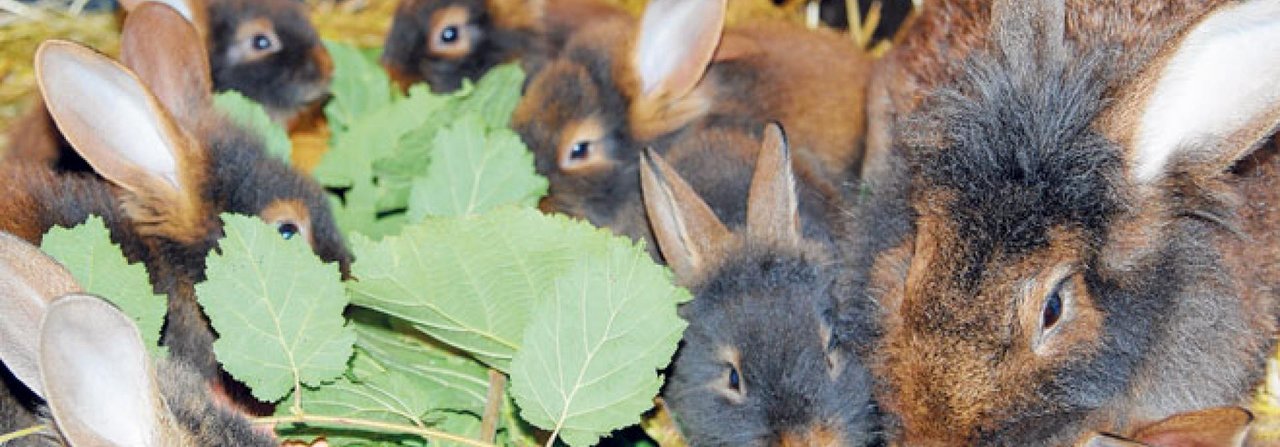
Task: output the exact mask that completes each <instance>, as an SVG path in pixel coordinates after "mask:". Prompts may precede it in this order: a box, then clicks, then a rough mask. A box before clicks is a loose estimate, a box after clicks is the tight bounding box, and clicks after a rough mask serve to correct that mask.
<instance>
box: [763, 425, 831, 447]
mask: <svg viewBox="0 0 1280 447" xmlns="http://www.w3.org/2000/svg"><path fill="white" fill-rule="evenodd" d="M844 438H845V437H844V434H843V433H840V431H839V430H834V429H832V428H831V427H827V426H825V425H818V426H814V427H808V428H807V429H806V430H802V431H792V432H787V433H784V434H782V436H781V437H780V438H779V441H780V442H779V445H780V446H782V447H801V446H806V447H836V446H842V445H847V443H846V442H845V440H844Z"/></svg>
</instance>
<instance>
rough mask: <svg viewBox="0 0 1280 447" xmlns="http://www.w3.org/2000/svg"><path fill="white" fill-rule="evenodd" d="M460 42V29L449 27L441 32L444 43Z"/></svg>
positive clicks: (453, 26)
mask: <svg viewBox="0 0 1280 447" xmlns="http://www.w3.org/2000/svg"><path fill="white" fill-rule="evenodd" d="M457 40H458V27H457V26H455V25H449V26H446V27H444V30H441V31H440V41H441V42H444V43H454V42H456V41H457Z"/></svg>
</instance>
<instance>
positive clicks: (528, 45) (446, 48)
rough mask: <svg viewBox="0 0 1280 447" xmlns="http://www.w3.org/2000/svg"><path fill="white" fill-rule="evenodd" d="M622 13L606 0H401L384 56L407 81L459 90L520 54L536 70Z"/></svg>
mask: <svg viewBox="0 0 1280 447" xmlns="http://www.w3.org/2000/svg"><path fill="white" fill-rule="evenodd" d="M621 16H626V12H625V11H623V10H621V9H619V8H618V7H617V6H615V5H614V4H612V3H608V2H606V1H603V0H401V1H400V4H399V5H398V6H397V7H396V13H395V17H394V18H393V19H392V22H391V31H390V32H389V33H388V34H387V40H386V44H385V45H384V46H383V52H382V63H383V65H384V66H386V67H387V71H388V72H390V73H391V75H392V77H393V78H394V79H396V81H397V82H399V83H400V84H401V86H402V87H405V88H407V87H408V86H409V84H413V83H416V82H423V81H426V83H427V84H428V85H429V86H431V89H432V90H434V91H436V92H451V91H454V90H457V89H458V88H460V87H462V81H463V80H464V79H467V80H471V81H476V80H478V79H480V77H481V76H484V74H485V73H486V72H488V71H489V69H491V68H493V67H494V66H495V65H498V64H501V63H506V62H511V61H514V60H517V59H519V60H520V61H521V64H522V65H523V66H524V68H525V71H526V72H527V73H536V72H537V71H538V70H539V69H540V68H541V67H542V66H544V65H546V63H547V61H548V60H550V59H551V58H552V57H555V55H556V53H558V52H559V51H560V49H561V48H563V47H564V45H565V43H566V42H568V40H569V36H570V35H572V34H573V32H574V31H575V30H577V29H578V28H579V27H581V26H583V25H584V24H586V23H591V22H592V21H596V20H605V19H608V18H610V17H621Z"/></svg>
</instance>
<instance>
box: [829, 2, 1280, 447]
mask: <svg viewBox="0 0 1280 447" xmlns="http://www.w3.org/2000/svg"><path fill="white" fill-rule="evenodd" d="M924 15H925V16H923V17H921V18H920V22H919V25H920V27H919V28H917V31H919V34H913V35H912V36H911V37H909V38H908V39H907V40H906V42H905V44H904V45H902V46H899V47H897V49H896V50H895V51H898V52H899V53H898V54H897V55H896V56H894V55H891V56H890V61H891V62H893V61H895V60H896V61H897V62H894V63H897V64H901V65H898V67H899V68H900V70H899V71H898V72H899V73H905V74H906V76H907V77H906V78H901V79H897V80H895V81H894V82H892V83H889V84H888V87H890V88H888V94H887V95H886V97H887V98H889V102H888V105H889V107H888V108H887V109H886V110H888V111H889V113H887V114H886V116H887V117H888V118H889V121H888V122H887V125H888V126H889V128H888V129H887V130H884V132H885V133H886V134H887V135H889V139H888V145H889V146H888V147H889V149H888V150H887V152H886V153H885V154H881V155H879V156H878V157H879V159H880V160H882V162H880V163H878V164H879V165H880V167H879V168H877V169H875V170H873V172H874V173H873V174H869V175H868V176H867V177H869V178H872V179H875V180H877V181H879V180H880V179H885V180H884V181H885V182H886V184H891V185H892V184H895V182H893V181H892V178H893V176H894V175H899V176H902V177H904V178H905V180H902V181H900V182H896V184H899V185H904V187H903V188H902V189H900V190H896V191H895V190H892V189H889V190H883V189H882V190H879V191H876V192H874V193H875V194H878V195H879V196H881V197H880V198H879V199H877V200H878V201H880V202H881V204H880V205H878V206H884V207H885V210H883V211H875V210H872V211H869V212H867V213H866V214H867V215H869V216H888V215H893V214H895V213H901V214H898V215H896V216H893V217H887V218H886V220H885V221H883V222H879V221H874V219H873V220H872V222H871V223H867V222H865V221H864V222H860V223H859V226H864V227H868V228H880V229H887V230H891V231H884V232H881V233H879V234H877V235H874V237H864V238H857V237H855V238H854V239H855V240H857V239H861V240H862V241H863V242H860V243H858V244H853V245H851V246H850V247H851V248H850V251H853V252H872V253H875V255H874V259H873V260H871V261H869V262H864V263H862V264H860V265H852V266H851V269H852V270H855V271H856V270H858V269H859V268H864V267H867V266H870V271H869V272H866V273H858V274H859V275H861V276H865V278H864V282H865V283H866V284H870V285H871V286H870V287H866V288H864V289H863V290H865V291H866V293H867V295H869V298H870V301H872V302H874V303H875V305H877V306H878V308H879V309H880V311H879V312H880V314H879V315H880V316H879V317H878V318H877V319H876V320H877V321H878V322H879V323H878V327H877V328H876V329H875V331H874V332H875V333H876V334H877V337H878V342H877V343H876V347H875V349H873V350H872V352H874V353H875V359H874V360H873V361H871V362H870V364H871V365H872V369H873V373H874V375H875V376H876V377H877V378H879V380H880V382H882V384H881V386H878V387H877V390H878V392H877V401H878V402H879V403H880V405H881V406H882V407H883V408H884V410H885V412H886V413H887V415H888V417H887V422H886V426H887V432H888V433H889V436H890V437H891V438H893V439H896V440H898V442H899V443H900V444H901V445H904V446H934V445H987V446H1006V445H1008V446H1013V445H1016V446H1041V445H1073V444H1074V443H1075V442H1076V441H1078V440H1079V439H1080V438H1081V436H1082V435H1085V434H1087V433H1091V432H1092V433H1098V432H1101V433H1109V434H1114V435H1116V436H1120V437H1125V438H1132V435H1133V434H1134V433H1135V432H1136V431H1137V430H1138V429H1139V428H1141V427H1143V426H1146V425H1149V424H1151V423H1153V422H1155V421H1160V420H1162V419H1165V418H1168V417H1170V416H1172V415H1175V414H1179V413H1185V412H1195V411H1200V410H1203V409H1206V408H1212V407H1218V406H1230V405H1239V404H1241V403H1243V402H1245V401H1246V400H1247V399H1249V398H1250V396H1251V390H1252V387H1253V386H1255V385H1256V384H1257V383H1258V381H1259V380H1260V378H1261V377H1262V375H1263V371H1264V360H1265V359H1266V358H1267V357H1268V355H1269V354H1270V353H1272V352H1274V351H1273V349H1274V345H1275V343H1274V342H1275V340H1274V334H1275V330H1276V316H1277V314H1276V298H1277V297H1276V293H1277V291H1280V283H1278V282H1280V240H1278V237H1280V232H1278V231H1276V230H1277V225H1280V207H1277V206H1276V205H1275V204H1276V203H1277V202H1280V197H1278V196H1277V191H1280V189H1278V188H1277V186H1280V185H1278V182H1280V177H1277V169H1280V165H1278V164H1277V163H1278V161H1280V158H1277V157H1276V152H1277V148H1276V147H1275V146H1260V144H1259V143H1260V142H1261V141H1263V140H1264V139H1265V138H1266V137H1268V136H1269V134H1270V133H1271V132H1272V131H1273V130H1274V129H1275V128H1276V127H1277V124H1278V123H1277V121H1278V117H1280V97H1278V96H1277V95H1278V94H1280V91H1277V90H1276V89H1275V88H1273V87H1274V84H1275V82H1276V80H1277V78H1276V73H1277V69H1278V68H1280V47H1277V45H1280V44H1278V43H1277V42H1280V39H1277V38H1278V37H1280V28H1278V27H1277V26H1276V24H1278V23H1280V3H1276V2H1274V1H1231V2H1222V1H1218V2H1215V1H1208V2H1205V1H1174V2H1161V3H1134V2H1125V1H1069V2H1066V1H1063V0H1034V1H1023V0H1016V1H1009V0H997V1H995V2H991V3H989V4H988V3H985V2H975V1H967V0H958V1H954V2H940V3H936V4H931V6H930V7H929V8H926V10H925V12H924ZM1227 30H1229V31H1227ZM939 42H944V43H945V44H940V43H939ZM1220 86H1230V87H1229V88H1228V89H1223V88H1220ZM878 94H879V93H873V94H872V95H873V96H876V95H878ZM873 101H874V99H873ZM876 125H881V124H876ZM874 132H876V131H875V130H873V133H874ZM895 160H901V161H900V162H899V161H895ZM895 166H898V167H900V168H897V167H895ZM898 169H901V171H898ZM895 171H897V172H895ZM895 197H896V199H895ZM904 208H905V211H904V210H903V209H904ZM904 220H906V223H905V224H904V222H903V221H904ZM868 241H871V242H868ZM867 247H871V249H868V248H867ZM856 289H857V287H855V290H856ZM858 298H859V297H858V296H857V295H851V296H850V297H846V299H847V301H848V302H850V303H854V304H856V303H858V302H863V301H866V300H862V299H858ZM841 306H842V307H843V306H845V304H841ZM861 308H865V307H860V306H858V305H850V306H849V309H851V310H853V311H855V312H856V311H857V310H859V309H861ZM841 312H844V310H841ZM859 318H860V316H859V315H854V316H851V317H849V318H848V319H849V320H851V321H859ZM840 320H843V318H842V319H840ZM842 331H843V329H842V328H841V327H840V326H839V325H838V327H837V330H836V332H837V337H836V338H837V339H840V338H844V336H842V335H840V333H841V332H842ZM850 332H852V333H853V334H860V333H864V332H865V330H864V329H863V328H861V327H856V326H855V327H854V328H852V329H851V330H850ZM852 338H857V337H856V336H855V337H852Z"/></svg>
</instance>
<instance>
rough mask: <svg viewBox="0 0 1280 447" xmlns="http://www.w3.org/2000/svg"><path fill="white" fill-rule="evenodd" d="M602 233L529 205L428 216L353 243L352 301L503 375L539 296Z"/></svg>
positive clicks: (595, 246) (594, 247)
mask: <svg viewBox="0 0 1280 447" xmlns="http://www.w3.org/2000/svg"><path fill="white" fill-rule="evenodd" d="M601 235H608V232H607V231H605V230H599V229H595V228H593V227H591V226H590V225H587V224H585V223H581V222H577V221H571V220H569V219H568V218H565V217H563V216H546V215H543V214H541V213H539V212H537V211H535V210H532V209H517V208H502V209H498V210H495V211H492V212H489V213H486V214H483V215H480V216H472V217H466V218H454V219H428V220H427V221H425V222H423V223H421V224H414V225H409V226H407V227H405V228H404V231H403V232H402V233H401V234H400V235H399V236H394V237H388V238H386V239H383V240H382V241H381V242H378V243H374V242H371V241H369V240H368V239H364V238H359V237H356V238H353V241H352V245H353V251H354V252H355V257H356V259H357V261H356V262H355V263H354V264H353V265H352V274H353V276H355V277H356V278H359V281H358V282H353V283H349V284H348V287H349V288H350V291H351V300H352V303H353V304H356V305H358V306H361V307H365V308H369V309H373V310H376V311H379V312H382V313H385V314H387V315H391V316H394V317H396V318H399V319H402V320H404V321H407V322H409V323H411V324H413V325H414V327H416V328H417V329H418V330H421V331H423V332H425V333H426V334H428V335H430V336H432V337H434V338H436V339H438V340H440V341H442V342H444V343H447V344H450V345H452V346H454V347H457V348H459V349H462V350H463V351H466V352H467V353H469V354H471V355H472V356H474V357H475V358H476V359H478V360H480V361H482V362H484V363H486V364H488V365H490V366H492V367H494V368H497V369H499V370H502V371H505V370H506V369H507V366H508V364H509V362H510V360H511V357H512V356H513V355H515V351H516V350H517V349H518V348H519V347H520V340H521V338H522V337H523V334H524V327H525V326H526V325H527V323H528V321H529V317H530V314H531V312H532V310H533V307H534V305H535V304H537V297H539V296H542V295H543V294H544V292H545V291H546V290H548V289H550V287H551V286H552V284H553V282H554V281H555V278H556V277H557V276H559V275H560V274H562V273H564V272H565V271H567V270H568V269H569V268H570V267H572V265H573V263H574V262H575V261H576V260H577V259H579V258H581V257H584V256H586V255H588V254H590V253H594V252H603V250H604V247H603V244H602V243H601V242H600V241H601V240H602V239H601Z"/></svg>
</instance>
